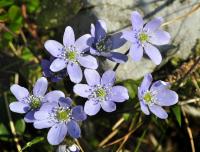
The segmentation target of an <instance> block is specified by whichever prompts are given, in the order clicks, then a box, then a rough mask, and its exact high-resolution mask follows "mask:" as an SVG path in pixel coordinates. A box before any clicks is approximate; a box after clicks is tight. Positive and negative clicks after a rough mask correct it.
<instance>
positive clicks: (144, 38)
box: [139, 32, 149, 43]
mask: <svg viewBox="0 0 200 152" xmlns="http://www.w3.org/2000/svg"><path fill="white" fill-rule="evenodd" d="M139 40H140V42H142V43H144V42H146V41H148V40H149V36H148V35H147V34H146V33H143V32H142V33H140V34H139Z"/></svg>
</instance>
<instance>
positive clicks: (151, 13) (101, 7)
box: [69, 0, 200, 80]
mask: <svg viewBox="0 0 200 152" xmlns="http://www.w3.org/2000/svg"><path fill="white" fill-rule="evenodd" d="M197 3H198V0H184V1H179V0H175V1H174V0H166V1H165V0H160V1H153V0H152V1H149V0H138V1H133V0H88V1H87V3H86V6H87V8H88V9H85V10H83V11H81V12H80V13H79V14H78V15H76V16H75V17H74V18H73V19H72V20H70V21H69V24H70V25H72V26H73V27H75V29H76V32H77V34H84V33H87V32H89V29H90V24H91V23H94V22H95V21H96V20H97V19H103V20H105V22H106V23H107V28H108V31H109V32H110V33H113V32H116V31H120V30H122V29H124V28H125V27H127V26H129V25H130V20H129V19H130V14H131V12H132V11H134V10H137V11H139V12H141V13H142V14H144V16H145V19H146V21H148V20H149V19H151V18H153V17H155V16H157V17H158V16H162V17H164V19H165V22H167V21H171V20H173V19H175V18H176V17H179V16H182V15H185V14H186V13H187V12H189V11H190V10H191V9H192V7H193V6H194V5H195V4H197ZM198 25H200V11H199V12H198V11H197V12H195V13H193V14H192V15H190V16H188V17H185V18H184V19H182V20H178V21H174V22H173V23H171V24H169V25H166V26H163V28H164V29H165V30H166V31H168V32H169V33H170V34H171V36H172V40H171V44H170V45H168V46H164V47H161V52H162V54H163V58H164V60H163V63H162V64H164V63H165V62H166V61H167V60H168V59H169V58H171V57H172V56H176V57H180V58H182V59H186V58H187V57H188V56H189V55H190V53H191V50H192V48H193V47H194V45H195V43H196V40H197V38H200V26H198ZM128 47H129V44H126V45H125V46H123V47H122V48H120V49H118V50H116V51H119V52H123V53H124V52H125V51H126V50H127V49H128ZM100 63H101V65H102V67H103V69H104V70H106V69H109V68H113V67H114V66H115V63H113V62H110V61H108V60H106V61H101V62H100ZM155 68H156V65H154V64H153V63H152V62H151V61H150V60H149V59H148V58H143V59H142V60H141V61H140V62H134V61H132V60H131V59H130V57H129V60H128V62H126V63H125V64H121V65H120V66H119V68H118V69H117V78H118V79H119V80H125V79H139V78H141V77H143V76H144V74H146V73H149V72H152V71H153V70H154V69H155Z"/></svg>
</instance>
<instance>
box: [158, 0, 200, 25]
mask: <svg viewBox="0 0 200 152" xmlns="http://www.w3.org/2000/svg"><path fill="white" fill-rule="evenodd" d="M198 9H200V3H198V4H196V5H195V6H194V7H193V8H192V10H190V11H189V12H188V13H186V14H184V15H182V16H179V17H176V18H174V19H172V20H170V21H168V22H165V23H163V24H162V25H161V26H166V25H169V24H171V23H174V22H175V21H178V20H181V19H184V18H185V17H188V16H190V15H191V14H193V13H194V12H196V11H197V10H198Z"/></svg>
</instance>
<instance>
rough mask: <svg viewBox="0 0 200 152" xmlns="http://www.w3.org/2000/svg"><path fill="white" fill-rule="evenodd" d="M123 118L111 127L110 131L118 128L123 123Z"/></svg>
mask: <svg viewBox="0 0 200 152" xmlns="http://www.w3.org/2000/svg"><path fill="white" fill-rule="evenodd" d="M124 120H125V119H124V117H123V116H122V117H121V118H120V119H119V120H118V121H117V122H116V123H115V124H114V126H113V127H112V130H115V129H116V128H118V127H119V126H120V125H121V124H122V123H123V122H124Z"/></svg>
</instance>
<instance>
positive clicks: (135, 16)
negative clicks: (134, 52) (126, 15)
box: [131, 11, 144, 30]
mask: <svg viewBox="0 0 200 152" xmlns="http://www.w3.org/2000/svg"><path fill="white" fill-rule="evenodd" d="M131 23H132V26H133V29H134V30H140V29H142V28H143V25H144V21H143V19H142V16H141V15H140V14H139V13H138V12H136V11H134V12H132V13H131Z"/></svg>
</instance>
